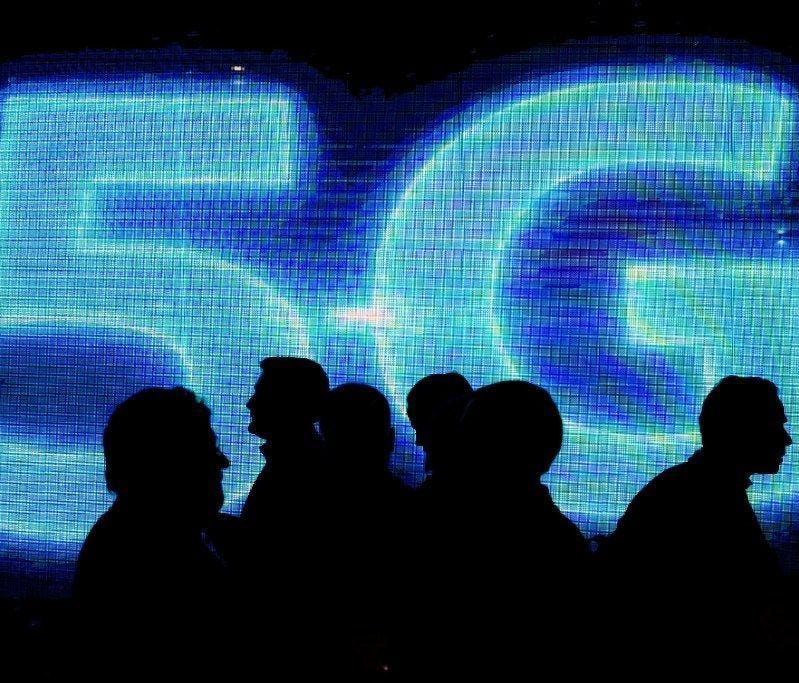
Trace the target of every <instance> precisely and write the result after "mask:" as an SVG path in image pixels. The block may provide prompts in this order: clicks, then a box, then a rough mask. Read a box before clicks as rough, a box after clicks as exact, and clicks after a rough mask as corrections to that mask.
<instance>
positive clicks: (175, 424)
mask: <svg viewBox="0 0 799 683" xmlns="http://www.w3.org/2000/svg"><path fill="white" fill-rule="evenodd" d="M210 424H211V411H210V410H209V409H208V406H206V405H205V404H204V403H203V402H202V401H200V400H199V399H198V398H197V396H196V395H195V394H194V392H193V391H189V390H188V389H185V388H183V387H174V388H172V389H160V388H159V389H155V388H153V389H144V390H142V391H139V392H138V393H136V394H133V396H131V397H129V398H127V399H125V400H124V401H122V403H120V404H119V405H118V406H117V407H116V408H115V409H114V412H113V413H112V414H111V417H110V418H109V420H108V424H107V425H106V428H105V431H104V432H103V453H104V455H105V479H106V482H107V484H108V489H109V491H112V492H113V493H119V492H120V490H122V489H125V488H127V487H128V486H129V485H130V484H131V483H133V484H135V483H140V482H143V481H146V480H148V479H152V478H153V477H154V476H159V472H162V471H163V470H164V469H165V468H166V469H167V470H168V471H175V472H180V471H181V469H182V463H180V462H170V459H175V458H180V454H182V453H187V455H189V456H191V455H192V454H191V452H187V450H188V451H190V450H191V449H190V448H189V449H187V445H189V446H191V445H192V444H194V443H196V442H197V440H198V438H199V439H206V440H209V439H211V438H215V437H214V436H213V432H212V431H211V427H210ZM206 442H207V441H206Z"/></svg>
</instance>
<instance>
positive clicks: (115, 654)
mask: <svg viewBox="0 0 799 683" xmlns="http://www.w3.org/2000/svg"><path fill="white" fill-rule="evenodd" d="M210 416H211V413H210V411H209V409H208V408H207V407H206V406H205V405H204V404H203V403H202V402H201V401H199V400H198V399H197V397H196V396H195V395H194V393H192V392H191V391H189V390H188V389H184V388H182V387H175V388H172V389H145V390H143V391H140V392H138V393H136V394H134V395H133V396H131V397H130V398H128V399H126V400H125V401H123V402H122V403H120V404H119V405H118V406H117V407H116V408H115V409H114V411H113V413H112V415H111V417H110V419H109V420H108V423H107V425H106V428H105V431H104V433H103V452H104V456H105V479H106V482H107V486H108V489H109V490H110V491H111V492H112V493H114V494H115V496H116V497H115V500H114V502H113V504H112V505H111V507H110V509H109V510H107V511H106V512H105V513H103V515H102V516H101V517H100V518H99V519H98V521H97V522H96V523H95V524H94V526H93V527H92V529H91V531H90V532H89V534H88V536H87V537H86V540H85V542H84V543H83V546H82V548H81V551H80V554H79V557H78V563H77V569H76V573H75V579H74V586H73V595H74V598H75V600H76V604H77V606H78V611H79V614H80V618H81V623H82V627H83V628H84V629H86V631H87V633H88V636H89V637H91V638H92V641H91V642H93V643H94V646H95V648H96V649H95V650H94V654H95V659H94V660H93V661H92V662H85V663H84V664H85V666H86V667H88V670H84V672H83V673H84V674H87V675H88V676H89V677H92V676H93V675H107V671H106V672H105V673H103V672H104V669H103V667H104V666H105V665H106V664H108V663H109V662H116V664H115V665H117V666H118V662H120V661H125V662H128V663H129V666H130V667H132V669H130V671H132V670H137V671H138V670H140V669H141V670H148V669H149V668H150V667H152V666H154V665H155V663H156V662H159V663H158V666H159V667H163V668H162V669H161V670H169V668H170V666H175V667H176V669H177V670H179V671H181V672H183V673H186V672H190V671H192V670H194V667H195V666H196V667H197V668H198V669H202V670H205V671H208V670H209V667H211V668H213V662H210V663H209V662H206V661H205V649H206V648H207V647H208V646H210V644H211V643H213V644H214V647H217V646H218V645H219V643H220V642H221V640H222V629H223V628H226V623H225V622H227V621H228V619H227V618H226V615H227V609H228V606H229V600H230V593H229V590H230V586H229V575H228V571H227V568H226V566H225V564H224V563H223V562H222V560H221V559H220V558H219V557H218V556H217V555H216V554H215V553H214V551H213V549H212V547H210V546H209V545H208V544H207V543H206V540H205V537H204V528H205V527H206V526H207V525H208V524H209V523H210V522H211V521H212V520H213V519H214V516H215V515H216V514H217V513H218V511H219V509H220V507H221V506H222V503H223V500H224V495H223V492H222V471H223V470H224V469H225V468H227V467H228V466H229V464H230V463H229V461H228V459H227V458H226V457H225V456H224V455H223V454H222V452H221V451H220V450H219V448H218V446H217V439H216V434H215V433H214V430H213V428H212V427H211V422H210ZM181 643H182V644H183V645H180V644H181ZM160 660H163V661H160ZM92 668H94V671H91V669H92Z"/></svg>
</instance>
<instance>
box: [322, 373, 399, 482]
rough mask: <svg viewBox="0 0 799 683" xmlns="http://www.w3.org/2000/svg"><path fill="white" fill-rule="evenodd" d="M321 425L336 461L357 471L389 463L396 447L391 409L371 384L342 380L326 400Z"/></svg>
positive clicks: (382, 468) (367, 470)
mask: <svg viewBox="0 0 799 683" xmlns="http://www.w3.org/2000/svg"><path fill="white" fill-rule="evenodd" d="M319 428H320V430H321V432H322V437H323V438H324V440H325V444H326V445H327V448H328V450H329V451H330V453H331V454H332V456H333V457H334V458H335V459H336V464H337V465H340V466H342V467H344V468H351V469H353V470H355V471H356V472H374V471H377V470H384V469H386V468H387V467H388V459H389V456H390V455H391V452H392V451H393V450H394V428H393V427H392V426H391V409H390V408H389V405H388V401H387V400H386V397H385V396H383V394H381V393H380V391H378V390H377V389H375V388H374V387H371V386H369V385H368V384H342V385H341V386H340V387H336V388H335V389H333V390H332V391H331V392H330V393H329V394H328V396H327V399H326V400H325V403H324V407H323V409H322V416H321V419H320V420H319Z"/></svg>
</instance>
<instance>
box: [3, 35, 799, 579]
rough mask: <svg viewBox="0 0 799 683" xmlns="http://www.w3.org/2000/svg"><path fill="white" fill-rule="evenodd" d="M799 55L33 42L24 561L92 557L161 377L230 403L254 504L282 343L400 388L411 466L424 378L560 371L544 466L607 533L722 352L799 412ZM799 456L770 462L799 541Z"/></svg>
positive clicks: (19, 283)
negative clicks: (264, 366)
mask: <svg viewBox="0 0 799 683" xmlns="http://www.w3.org/2000/svg"><path fill="white" fill-rule="evenodd" d="M796 83H797V77H796V74H795V73H794V70H793V67H792V66H791V65H790V64H788V63H786V62H785V61H784V60H781V59H779V58H777V57H775V56H773V55H769V54H765V53H761V52H757V51H755V50H752V49H748V48H746V46H741V45H728V44H721V43H717V42H712V41H704V42H701V43H700V44H699V45H698V46H694V45H691V46H688V45H685V44H681V43H678V42H677V41H672V42H668V41H664V40H660V41H658V42H652V43H650V44H646V43H641V42H635V43H630V44H629V45H625V44H622V43H620V42H618V41H604V42H592V43H587V44H585V43H584V44H581V45H575V46H566V47H563V48H559V49H557V50H539V51H537V52H532V53H525V54H523V55H517V56H514V57H512V58H505V59H500V60H497V61H495V62H490V63H485V64H479V65H476V66H474V67H472V68H471V69H469V70H468V71H466V72H465V73H463V74H459V75H455V76H452V77H451V78H449V79H447V80H444V81H442V82H438V83H433V84H429V85H426V86H422V87H420V88H418V89H417V90H416V91H415V92H412V93H409V94H406V95H402V96H395V97H386V96H384V95H383V94H381V93H379V92H370V93H361V94H360V96H358V97H355V96H353V95H352V94H350V93H348V92H347V91H346V89H345V88H344V86H343V85H342V84H340V83H338V82H334V81H328V80H326V79H324V78H323V77H322V76H321V75H319V74H316V73H315V72H313V70H312V69H310V68H309V67H307V66H305V65H302V64H297V63H292V62H289V61H287V60H283V59H282V58H281V57H279V56H263V55H261V56H258V55H251V54H246V55H245V54H235V53H228V52H226V53H193V52H175V51H172V52H168V53H158V54H154V53H135V54H134V53H127V54H126V53H118V54H112V55H110V56H109V55H88V54H87V55H78V56H75V55H72V56H69V57H66V56H64V57H58V56H54V57H48V58H37V59H27V60H24V61H22V62H17V63H14V64H7V65H6V66H5V67H4V68H3V82H2V91H0V543H2V557H3V562H2V571H3V576H4V577H5V579H4V580H5V584H4V588H3V590H5V591H6V592H13V591H19V590H38V591H55V592H58V591H63V590H66V589H67V588H68V585H69V574H70V571H71V563H72V562H73V561H74V557H75V556H76V553H77V551H78V549H79V546H80V543H81V541H82V539H83V538H84V537H85V535H86V533H87V532H88V529H89V528H90V526H91V525H92V523H93V522H94V521H95V519H96V518H97V517H98V516H99V514H100V513H101V512H102V511H103V510H104V509H105V508H106V507H107V506H108V504H109V502H110V496H109V494H108V493H107V492H106V490H105V485H104V481H103V461H102V451H101V434H102V428H103V426H104V423H105V421H106V419H107V417H108V415H109V413H110V411H111V409H112V408H113V406H114V405H115V404H116V403H117V402H119V401H120V400H122V399H123V398H125V397H126V396H127V395H129V394H131V393H132V392H134V391H136V390H138V389H140V388H143V387H146V386H151V385H158V386H170V385H174V384H183V385H185V386H188V387H189V388H191V389H194V390H195V391H196V392H197V393H198V394H199V395H200V396H201V397H203V398H204V400H205V401H206V402H207V403H208V405H209V406H210V407H211V409H212V411H213V416H214V423H215V427H216V429H217V432H218V434H219V436H220V443H221V447H222V449H223V450H224V451H225V452H226V453H227V454H228V456H229V457H230V459H231V461H232V466H231V468H230V470H229V471H228V472H227V473H226V475H225V476H226V479H225V489H226V496H227V503H226V509H227V510H228V511H231V512H236V511H237V510H238V509H239V508H240V506H241V503H242V501H243V499H244V497H245V496H246V494H247V491H248V489H249V486H250V485H251V483H252V481H253V480H254V478H255V476H256V475H257V473H258V471H259V470H260V468H261V467H262V465H263V461H262V458H261V455H260V453H259V451H258V446H259V442H258V441H257V440H256V439H255V438H254V437H252V436H251V435H249V434H248V433H247V424H248V420H249V416H248V414H247V411H246V409H245V403H246V401H247V399H248V397H249V395H250V391H251V387H252V384H253V383H254V381H255V379H256V378H257V375H258V363H259V361H260V359H261V358H262V357H264V356H267V355H302V356H308V357H311V358H315V359H316V360H318V361H320V362H321V363H322V364H323V365H324V366H325V367H326V369H327V370H328V373H329V374H330V377H331V380H332V382H333V383H334V384H335V383H340V382H344V381H365V382H369V383H372V384H375V385H376V386H378V387H379V388H381V389H382V390H383V391H384V392H385V393H386V394H387V395H388V396H389V397H390V399H391V401H392V404H393V407H394V419H395V422H396V426H397V429H398V434H399V439H398V446H397V451H396V453H395V454H394V457H393V460H392V465H393V467H394V469H395V471H396V472H397V473H398V474H399V475H401V476H402V477H403V478H404V479H405V480H406V481H408V482H410V483H416V482H418V481H419V480H420V479H421V478H422V476H423V472H422V453H421V452H420V451H419V450H418V449H417V448H416V447H415V446H414V439H413V434H412V432H411V430H410V426H409V425H408V423H407V419H406V417H405V414H404V403H405V394H406V393H407V391H408V389H409V388H410V387H411V386H412V385H413V383H414V382H415V381H416V380H418V379H419V378H421V377H422V376H424V375H425V374H428V373H431V372H436V371H438V372H441V371H448V370H457V371H459V372H462V373H463V374H464V375H465V376H466V377H467V378H468V379H469V380H470V381H471V382H472V384H473V385H475V386H480V385H483V384H486V383H488V382H492V381H495V380H500V379H508V378H525V379H529V380H532V381H534V382H536V383H539V384H541V385H543V386H545V387H546V388H548V389H549V390H550V391H551V393H552V395H553V396H554V398H555V400H556V401H557V403H558V405H559V407H560V409H561V412H562V413H563V415H564V420H565V425H566V432H565V440H564V448H563V451H562V453H561V455H560V456H559V458H558V459H557V461H556V463H555V466H554V467H553V470H552V472H551V473H550V474H549V475H548V477H547V483H548V484H549V486H550V487H551V490H552V492H553V496H554V498H555V500H556V502H557V503H558V504H559V506H560V507H561V509H562V510H563V511H564V512H565V513H566V514H567V515H569V516H570V517H571V518H572V519H574V520H575V521H576V522H577V523H578V525H579V526H580V527H581V529H582V530H583V531H584V532H585V533H586V534H587V535H591V534H595V533H601V532H608V531H610V530H611V529H612V528H613V526H614V524H615V522H616V520H617V519H618V517H619V515H620V514H621V512H623V510H624V507H625V506H626V504H627V502H629V500H630V498H631V497H632V496H633V495H634V493H635V492H636V491H637V490H638V489H639V488H640V487H641V486H642V485H643V484H644V483H645V482H646V481H647V480H648V479H649V478H651V477H652V476H653V475H654V474H656V473H657V472H659V471H660V470H662V469H663V468H665V467H666V466H668V465H670V464H674V463H676V462H679V461H681V460H683V459H685V458H686V457H687V456H688V455H690V453H691V452H692V451H693V449H694V448H696V447H697V446H698V445H699V438H698V430H697V424H696V417H697V414H698V411H699V407H700V405H701V401H702V398H703V397H704V395H705V393H706V392H707V391H708V389H709V388H710V387H711V386H712V385H713V384H714V383H715V382H716V381H717V380H718V379H720V378H721V377H723V376H724V375H727V374H733V373H735V374H755V375H761V376H765V377H768V378H770V379H772V380H774V381H775V382H776V383H777V384H778V386H779V388H780V392H781V396H782V398H783V401H784V403H785V405H786V409H787V414H788V417H789V420H790V423H789V431H790V430H791V424H793V425H796V424H799V361H796V360H794V358H795V357H797V358H799V354H797V351H796V349H797V343H798V342H799V321H797V318H796V317H795V315H796V313H795V312H796V310H797V308H799V258H797V247H796V230H795V228H794V224H795V220H794V213H793V212H794V203H793V201H794V198H795V197H794V192H795V190H796V181H797V174H796V166H797V163H796V162H797V158H796V153H797V133H798V132H799V131H797V111H798V107H799V99H797V89H796ZM794 429H795V427H794ZM794 460H795V458H794V457H792V456H791V452H790V450H789V454H788V458H787V459H786V462H785V464H784V465H783V468H782V471H781V472H780V474H779V475H777V476H775V477H771V478H762V479H759V480H758V481H756V483H755V486H754V487H753V488H752V489H750V497H751V498H752V500H753V503H754V504H755V507H756V510H757V511H758V514H759V516H760V519H761V521H762V523H763V525H764V527H765V528H766V531H767V533H768V535H769V537H770V539H771V540H772V542H773V543H775V545H777V547H778V548H780V550H781V552H782V555H783V558H784V559H785V560H786V562H788V563H790V562H791V561H792V560H791V552H790V551H791V548H792V543H793V538H794V532H793V528H792V527H793V525H794V519H793V517H792V510H793V508H794V506H795V504H796V503H795V501H796V496H797V490H798V489H799V484H797V481H796V477H797V474H799V470H797V467H796V465H795V463H794ZM485 466H486V467H490V462H486V464H485ZM796 522H799V514H797V515H796ZM36 577H39V579H36ZM37 581H38V583H37ZM32 587H33V588H32Z"/></svg>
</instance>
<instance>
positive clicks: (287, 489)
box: [241, 357, 329, 533]
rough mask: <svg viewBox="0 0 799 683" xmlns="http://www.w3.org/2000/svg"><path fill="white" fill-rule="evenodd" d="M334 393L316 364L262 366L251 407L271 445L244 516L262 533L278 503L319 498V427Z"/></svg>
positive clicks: (296, 361)
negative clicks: (323, 408)
mask: <svg viewBox="0 0 799 683" xmlns="http://www.w3.org/2000/svg"><path fill="white" fill-rule="evenodd" d="M328 389H329V384H328V379H327V374H325V371H324V370H323V369H322V366H321V365H319V363H316V362H314V361H312V360H308V359H307V358H288V357H286V358H282V357H275V358H266V359H264V360H263V361H262V362H261V376H260V378H259V379H258V382H257V383H256V384H255V391H254V392H253V395H252V397H251V398H250V400H249V401H248V402H247V408H248V409H249V411H250V418H251V419H250V426H249V431H250V433H252V434H254V435H255V436H258V437H260V438H261V439H263V440H264V441H265V443H264V444H263V446H261V452H262V453H263V455H264V457H265V458H266V466H265V467H264V469H263V470H262V471H261V474H260V475H259V476H258V479H257V480H256V482H255V484H254V485H253V487H252V490H251V491H250V494H249V496H248V497H247V501H246V502H245V503H244V507H243V509H242V512H241V519H242V521H243V522H245V523H246V524H247V525H249V526H250V527H251V528H253V529H254V530H255V531H256V533H257V532H258V531H261V530H263V529H265V525H269V526H270V527H271V526H272V525H273V524H274V523H275V521H276V520H275V518H274V516H273V515H274V514H275V513H276V512H279V510H276V509H275V506H276V505H283V504H288V505H292V506H293V505H294V503H293V501H294V500H296V496H298V495H299V496H300V497H301V498H303V499H304V498H307V497H308V496H309V495H310V496H314V495H316V494H317V491H316V490H313V489H314V487H315V486H316V485H317V484H318V483H319V479H320V476H321V470H320V468H321V466H322V464H323V448H322V440H321V438H320V436H319V433H318V432H317V431H316V426H315V423H316V422H317V421H318V420H319V411H320V409H321V405H322V401H323V400H324V398H325V396H326V395H327V392H328ZM308 487H311V488H310V489H308ZM285 521H286V520H285V519H283V520H280V522H281V523H282V522H285Z"/></svg>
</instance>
